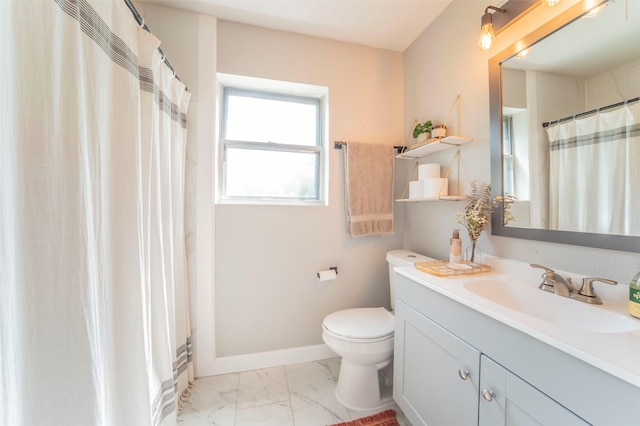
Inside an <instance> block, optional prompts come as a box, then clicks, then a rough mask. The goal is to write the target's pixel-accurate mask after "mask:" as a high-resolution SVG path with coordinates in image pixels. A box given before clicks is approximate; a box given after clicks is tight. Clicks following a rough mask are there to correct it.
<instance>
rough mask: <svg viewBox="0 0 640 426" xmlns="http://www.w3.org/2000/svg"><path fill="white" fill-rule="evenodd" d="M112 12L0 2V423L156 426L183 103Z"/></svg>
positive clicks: (182, 274)
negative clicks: (0, 57) (0, 53)
mask: <svg viewBox="0 0 640 426" xmlns="http://www.w3.org/2000/svg"><path fill="white" fill-rule="evenodd" d="M157 46H158V40H157V39H156V38H155V37H154V36H152V35H151V34H149V33H148V32H146V31H144V30H142V29H140V28H139V27H138V26H137V24H136V22H135V20H134V18H133V16H132V14H131V12H130V10H129V9H128V7H127V6H126V5H125V3H124V2H123V1H120V0H117V1H86V0H41V1H10V2H9V1H0V51H1V52H2V59H1V60H0V424H2V425H7V426H13V425H16V426H23V425H36V424H37V425H65V426H67V425H68V426H76V425H78V426H92V425H105V426H115V425H118V426H119V425H135V426H142V425H172V424H175V423H176V411H177V405H178V397H179V394H180V393H181V392H182V391H183V390H185V389H186V388H187V385H188V381H189V377H193V373H192V369H191V363H190V357H191V352H190V351H191V348H190V336H189V320H188V306H187V303H188V295H187V282H186V266H185V265H186V261H185V247H184V217H183V214H184V190H183V187H184V163H185V144H186V110H187V106H188V102H189V97H190V95H189V93H188V92H187V91H186V88H185V87H184V85H183V84H182V83H180V82H179V81H178V80H177V79H175V78H173V75H172V73H171V71H170V70H169V69H168V68H167V67H166V65H164V64H163V63H162V58H161V57H160V54H159V53H158V51H157V49H156V48H157Z"/></svg>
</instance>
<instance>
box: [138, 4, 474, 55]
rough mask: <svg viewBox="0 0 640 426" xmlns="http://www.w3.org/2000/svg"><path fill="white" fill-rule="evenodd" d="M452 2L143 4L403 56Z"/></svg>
mask: <svg viewBox="0 0 640 426" xmlns="http://www.w3.org/2000/svg"><path fill="white" fill-rule="evenodd" d="M451 1H452V0H140V2H141V3H148V4H155V5H161V6H167V7H172V8H176V9H181V10H186V11H190V12H198V13H204V14H208V15H213V16H215V17H217V18H218V19H222V20H226V21H234V22H240V23H244V24H250V25H256V26H260V27H265V28H271V29H276V30H283V31H289V32H294V33H300V34H307V35H312V36H317V37H323V38H328V39H333V40H340V41H346V42H350V43H357V44H362V45H365V46H371V47H377V48H381V49H389V50H393V51H397V52H404V51H405V50H406V49H407V47H409V46H410V45H411V43H413V41H414V40H415V39H416V38H417V37H418V36H419V35H420V34H421V33H422V32H423V31H424V29H425V28H426V27H427V26H428V25H429V24H430V23H431V22H432V21H433V20H434V19H436V18H437V17H438V15H440V13H441V12H442V11H443V10H444V9H445V7H447V5H449V3H451ZM479 19H480V18H478V20H479Z"/></svg>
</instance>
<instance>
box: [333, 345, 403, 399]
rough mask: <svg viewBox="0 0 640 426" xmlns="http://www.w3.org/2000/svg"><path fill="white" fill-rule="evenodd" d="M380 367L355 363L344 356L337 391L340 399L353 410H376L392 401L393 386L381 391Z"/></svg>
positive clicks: (337, 396)
mask: <svg viewBox="0 0 640 426" xmlns="http://www.w3.org/2000/svg"><path fill="white" fill-rule="evenodd" d="M387 364H388V363H387ZM380 367H382V366H381V365H376V364H373V365H371V364H370V365H362V364H355V363H352V362H349V361H347V360H345V359H344V358H342V362H341V364H340V374H339V375H338V385H337V386H336V391H335V394H336V398H337V399H338V401H339V402H340V403H341V404H342V405H344V406H345V407H347V408H350V409H352V410H375V409H378V408H382V407H384V406H385V405H388V404H389V403H391V402H392V401H393V396H392V395H391V394H392V392H391V391H390V390H391V387H390V386H388V390H389V391H388V392H384V391H383V392H381V388H382V384H381V383H380V379H379V377H378V371H379V369H380Z"/></svg>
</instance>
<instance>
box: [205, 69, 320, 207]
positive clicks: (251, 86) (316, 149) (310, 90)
mask: <svg viewBox="0 0 640 426" xmlns="http://www.w3.org/2000/svg"><path fill="white" fill-rule="evenodd" d="M234 77H235V78H230V77H226V78H224V77H223V78H221V79H220V85H219V92H220V94H221V102H220V104H219V105H220V111H221V114H220V115H219V117H220V120H219V137H218V141H219V147H218V154H219V161H218V162H217V164H218V166H219V167H218V169H219V170H218V173H216V178H217V180H218V184H217V185H216V187H217V191H216V192H217V196H216V200H215V201H216V203H217V204H262V205H297V206H322V205H328V193H327V188H328V152H327V150H328V148H327V145H328V144H327V142H326V134H327V131H326V126H327V123H326V118H325V117H326V115H327V114H326V111H325V108H326V104H327V100H326V97H327V89H326V88H324V87H320V86H309V85H302V84H297V83H287V82H277V84H274V82H273V81H271V80H263V79H253V78H250V77H238V76H234ZM238 79H239V80H238ZM227 80H233V81H227ZM237 94H240V95H248V96H251V97H257V98H262V99H272V100H276V101H277V100H284V101H293V102H296V103H301V104H305V103H306V104H311V105H315V106H316V111H317V112H316V129H317V130H316V135H315V143H316V144H315V145H295V144H287V143H278V142H272V141H269V142H255V141H244V140H234V139H227V138H226V130H227V129H226V125H227V102H228V96H230V95H237ZM229 148H230V149H248V150H252V151H269V152H291V153H307V154H312V155H317V158H318V161H317V163H316V167H315V171H314V174H315V182H316V191H315V194H316V196H315V197H314V198H299V197H292V198H286V197H284V198H283V197H268V196H248V197H243V196H241V197H237V196H229V195H227V194H226V193H225V192H226V178H227V170H226V167H227V161H226V156H227V149H229Z"/></svg>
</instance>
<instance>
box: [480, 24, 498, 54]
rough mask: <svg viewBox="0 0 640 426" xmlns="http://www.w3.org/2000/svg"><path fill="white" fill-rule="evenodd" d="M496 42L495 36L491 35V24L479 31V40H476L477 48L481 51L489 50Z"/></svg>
mask: <svg viewBox="0 0 640 426" xmlns="http://www.w3.org/2000/svg"><path fill="white" fill-rule="evenodd" d="M495 40H496V35H495V34H494V33H493V25H492V24H491V23H488V24H485V25H483V26H482V29H481V30H480V39H479V40H478V47H479V48H480V49H482V50H485V51H486V50H489V49H491V46H492V45H493V42H494V41H495Z"/></svg>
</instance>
